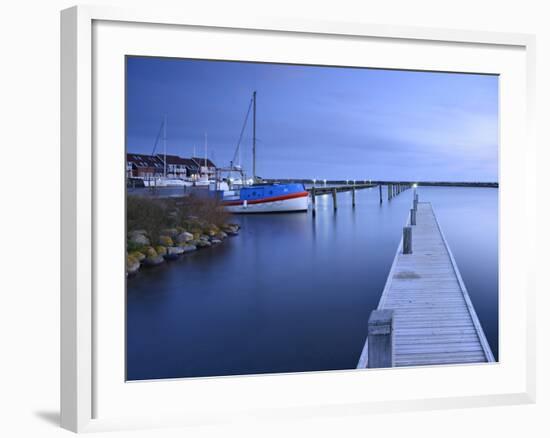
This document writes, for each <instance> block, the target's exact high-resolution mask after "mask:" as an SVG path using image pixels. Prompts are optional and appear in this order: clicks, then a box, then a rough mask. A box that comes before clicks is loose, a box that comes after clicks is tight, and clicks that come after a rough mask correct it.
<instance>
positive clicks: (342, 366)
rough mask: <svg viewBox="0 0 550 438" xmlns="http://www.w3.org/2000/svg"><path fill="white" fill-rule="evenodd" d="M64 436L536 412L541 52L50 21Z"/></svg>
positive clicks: (413, 40) (272, 24)
mask: <svg viewBox="0 0 550 438" xmlns="http://www.w3.org/2000/svg"><path fill="white" fill-rule="evenodd" d="M61 45H62V46H61V48H62V69H61V70H62V333H61V339H62V390H61V392H62V426H63V427H65V428H68V429H71V430H74V431H89V430H91V431H95V430H105V429H112V428H120V427H134V428H135V427H150V426H161V425H188V424H207V423H210V422H220V421H228V420H235V419H237V420H238V419H239V418H243V419H244V418H250V417H254V418H256V419H262V418H270V417H273V416H276V415H277V416H282V417H284V416H285V415H288V416H289V417H294V418H295V417H300V416H311V415H320V414H321V413H326V412H330V413H331V414H332V415H340V414H342V413H344V412H346V413H350V412H352V413H354V412H355V413H357V414H361V413H365V412H374V411H387V410H392V411H400V410H411V409H429V408H434V407H439V408H440V407H457V406H482V405H490V404H503V403H507V404H509V403H526V402H530V401H532V400H533V398H534V390H533V388H534V370H533V367H534V344H533V330H534V310H533V301H532V294H533V293H534V286H533V276H532V269H533V268H532V267H531V259H530V258H531V255H530V254H533V252H532V251H530V250H529V248H530V247H531V246H532V245H534V241H535V239H534V237H535V227H534V223H535V219H534V216H533V213H532V210H531V209H528V208H523V207H524V205H522V203H525V205H528V203H530V202H532V201H533V199H534V196H533V187H534V180H535V179H534V178H535V177H534V164H533V163H534V155H535V152H534V145H533V141H532V137H531V136H532V132H531V120H532V106H533V93H534V80H533V77H532V76H533V57H534V54H533V51H534V40H533V37H531V36H529V35H512V34H498V33H486V32H464V31H454V30H436V29H417V28H402V27H395V28H393V27H387V26H375V25H366V24H359V23H358V24H349V23H347V24H341V23H329V22H326V23H319V22H307V21H295V20H288V21H278V20H274V19H265V20H258V19H252V18H249V19H244V18H237V17H234V18H228V17H222V18H216V17H215V16H210V17H204V16H195V15H193V14H191V13H186V14H183V15H181V14H180V15H178V13H163V12H159V11H156V10H150V11H140V12H137V11H127V10H122V9H110V8H103V7H101V8H96V7H80V6H79V7H74V8H71V9H68V10H65V11H63V12H62V40H61Z"/></svg>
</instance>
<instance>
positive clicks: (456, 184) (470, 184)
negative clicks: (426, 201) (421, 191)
mask: <svg viewBox="0 0 550 438" xmlns="http://www.w3.org/2000/svg"><path fill="white" fill-rule="evenodd" d="M263 182H266V183H276V182H281V183H291V182H295V183H303V184H313V183H314V180H312V179H300V178H280V179H274V178H266V179H263ZM353 183H354V180H347V181H346V180H328V179H327V180H326V182H325V180H323V179H320V180H319V179H316V180H315V185H318V186H323V185H325V184H327V185H346V184H349V185H353ZM355 184H373V185H379V184H381V185H387V184H403V185H407V184H416V185H418V186H432V187H433V186H441V187H485V188H498V186H499V184H498V182H460V181H455V182H453V181H375V180H355Z"/></svg>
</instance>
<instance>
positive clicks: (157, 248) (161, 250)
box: [155, 245, 166, 256]
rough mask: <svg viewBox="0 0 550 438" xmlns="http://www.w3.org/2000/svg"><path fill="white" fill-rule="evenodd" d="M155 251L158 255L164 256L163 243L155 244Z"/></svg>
mask: <svg viewBox="0 0 550 438" xmlns="http://www.w3.org/2000/svg"><path fill="white" fill-rule="evenodd" d="M155 251H156V252H157V254H158V255H159V256H164V255H165V254H166V247H165V246H163V245H157V246H155Z"/></svg>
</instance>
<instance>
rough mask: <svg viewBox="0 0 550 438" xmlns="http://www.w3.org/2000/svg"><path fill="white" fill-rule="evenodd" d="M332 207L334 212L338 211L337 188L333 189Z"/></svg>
mask: <svg viewBox="0 0 550 438" xmlns="http://www.w3.org/2000/svg"><path fill="white" fill-rule="evenodd" d="M332 206H333V207H334V211H336V210H337V209H338V203H337V201H336V187H335V188H333V189H332Z"/></svg>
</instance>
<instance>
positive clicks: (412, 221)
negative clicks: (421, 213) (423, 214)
mask: <svg viewBox="0 0 550 438" xmlns="http://www.w3.org/2000/svg"><path fill="white" fill-rule="evenodd" d="M411 225H416V210H415V209H414V208H411Z"/></svg>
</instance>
